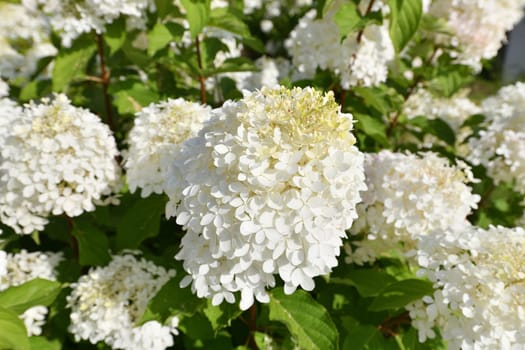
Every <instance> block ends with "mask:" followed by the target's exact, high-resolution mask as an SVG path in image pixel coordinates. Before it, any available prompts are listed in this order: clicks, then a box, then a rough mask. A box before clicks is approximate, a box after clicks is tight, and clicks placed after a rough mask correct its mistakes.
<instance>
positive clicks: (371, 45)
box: [285, 1, 395, 89]
mask: <svg viewBox="0 0 525 350" xmlns="http://www.w3.org/2000/svg"><path fill="white" fill-rule="evenodd" d="M340 5H341V4H340V2H335V3H334V4H333V5H332V6H331V9H330V10H329V11H328V12H327V13H325V14H324V17H323V18H322V19H319V18H316V17H317V15H318V14H317V11H316V10H311V11H309V12H308V13H307V14H306V15H305V16H304V17H303V18H302V19H301V20H300V21H299V24H298V25H297V26H296V28H295V29H294V30H293V31H292V32H291V33H290V37H289V38H288V40H287V41H286V43H285V45H286V47H287V49H288V52H289V54H290V56H292V61H293V64H294V65H295V66H296V67H297V69H298V70H299V72H301V73H304V74H305V75H306V76H310V77H312V76H313V75H314V73H315V71H316V69H317V68H320V69H329V70H332V71H334V72H335V73H336V74H338V75H339V76H340V79H341V86H342V87H343V88H344V89H348V88H350V87H351V86H356V85H363V86H374V85H377V84H379V83H381V82H384V81H385V80H386V77H387V74H388V66H387V65H388V64H389V62H390V61H392V60H393V59H394V55H395V51H394V47H393V45H392V40H391V39H390V35H389V33H388V21H387V20H384V23H383V24H382V25H376V24H371V25H368V26H366V27H365V28H364V29H363V30H362V31H360V32H353V33H350V34H348V35H347V36H346V38H345V39H344V40H343V41H342V42H341V35H340V31H339V28H338V26H337V24H336V23H335V21H334V19H333V17H334V15H335V13H336V12H337V9H338V6H340ZM365 5H366V4H365V3H362V4H360V8H361V10H362V11H364V9H366V6H365ZM371 10H372V11H381V12H382V13H383V14H387V13H388V12H389V8H388V6H387V5H386V4H383V3H382V1H376V2H375V3H374V4H373V6H372V8H371Z"/></svg>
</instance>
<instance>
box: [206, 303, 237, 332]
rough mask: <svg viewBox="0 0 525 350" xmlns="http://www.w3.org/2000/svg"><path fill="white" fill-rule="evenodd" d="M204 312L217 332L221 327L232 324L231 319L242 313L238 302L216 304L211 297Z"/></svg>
mask: <svg viewBox="0 0 525 350" xmlns="http://www.w3.org/2000/svg"><path fill="white" fill-rule="evenodd" d="M203 312H204V314H205V315H206V317H208V320H209V321H210V323H211V326H212V328H213V330H214V331H215V332H217V331H219V330H220V329H221V328H224V327H228V326H230V324H231V321H232V320H233V319H235V318H237V317H238V316H239V315H240V314H241V313H242V311H241V310H240V309H239V306H237V304H230V303H221V304H220V305H217V306H214V305H212V304H211V301H210V300H209V299H208V305H207V306H206V308H205V309H204V310H203Z"/></svg>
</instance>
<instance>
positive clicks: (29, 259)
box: [0, 250, 62, 336]
mask: <svg viewBox="0 0 525 350" xmlns="http://www.w3.org/2000/svg"><path fill="white" fill-rule="evenodd" d="M61 260H62V254H61V253H51V252H47V253H46V252H27V251H25V250H22V251H20V252H19V253H17V254H11V253H6V252H5V251H3V250H0V291H3V290H6V289H7V288H9V287H12V286H18V285H21V284H23V283H25V282H28V281H31V280H33V279H35V278H44V279H48V280H52V281H54V280H55V279H56V272H55V269H56V267H57V266H58V264H59V263H60V261H61ZM46 315H47V307H45V306H41V305H40V306H33V307H31V308H29V309H27V310H26V311H24V313H23V314H22V315H20V318H21V319H22V320H23V321H24V325H25V327H26V330H27V333H28V335H30V336H31V335H40V334H41V333H42V326H43V325H44V324H45V317H46Z"/></svg>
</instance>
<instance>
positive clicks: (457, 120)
mask: <svg viewBox="0 0 525 350" xmlns="http://www.w3.org/2000/svg"><path fill="white" fill-rule="evenodd" d="M467 94H468V91H466V90H465V91H460V92H458V93H457V94H455V95H454V96H451V97H450V98H445V97H437V96H434V95H432V93H431V92H430V91H428V90H426V89H424V88H419V89H417V90H416V92H415V93H413V94H412V95H410V97H409V98H408V100H407V101H406V102H405V104H404V105H403V114H405V115H406V116H407V117H408V118H409V119H412V118H415V117H417V116H421V115H422V116H425V117H428V118H429V119H435V118H440V119H443V120H444V121H445V122H447V124H448V125H449V126H450V127H451V128H452V130H454V131H455V132H456V133H457V132H458V131H460V127H461V125H462V124H463V123H464V122H465V120H467V118H468V117H470V116H471V115H473V114H478V113H481V108H480V107H479V106H478V105H476V104H475V103H474V102H473V101H472V100H470V99H469V98H468V97H467Z"/></svg>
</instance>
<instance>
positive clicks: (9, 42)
mask: <svg viewBox="0 0 525 350" xmlns="http://www.w3.org/2000/svg"><path fill="white" fill-rule="evenodd" d="M0 16H2V21H0V76H2V77H4V78H7V79H16V78H18V77H23V78H29V77H30V76H31V74H33V73H34V72H35V70H36V68H37V62H38V60H39V59H41V58H43V57H47V56H54V55H55V54H56V52H57V51H56V48H55V47H54V46H53V45H52V44H51V43H50V40H49V26H48V25H47V23H46V21H45V19H44V18H43V17H42V16H39V15H37V14H35V13H32V12H30V11H28V10H27V9H26V8H24V7H23V6H22V5H19V4H13V3H9V2H1V3H0Z"/></svg>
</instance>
